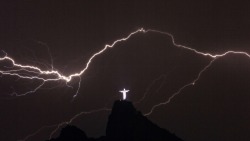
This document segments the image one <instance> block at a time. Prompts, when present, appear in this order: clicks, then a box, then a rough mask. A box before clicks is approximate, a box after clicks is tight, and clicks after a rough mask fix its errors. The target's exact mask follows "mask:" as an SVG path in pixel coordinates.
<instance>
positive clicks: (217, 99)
mask: <svg viewBox="0 0 250 141" xmlns="http://www.w3.org/2000/svg"><path fill="white" fill-rule="evenodd" d="M248 3H249V2H247V1H246V2H244V1H241V0H235V1H233V0H221V1H219V2H218V1H216V0H210V1H201V0H193V1H184V0H183V1H180V0H160V1H156V0H152V1H149V0H144V1H125V0H124V1H119V0H114V1H104V0H103V1H97V0H89V1H87V0H85V1H83V0H70V1H65V0H41V1H38V0H36V1H32V0H21V1H18V2H15V1H1V2H0V56H1V57H3V56H4V55H5V53H4V52H6V53H7V54H8V56H9V57H11V58H13V59H15V61H16V63H19V64H23V65H33V66H37V67H39V68H41V69H43V70H51V69H52V67H51V66H53V68H54V70H57V71H59V72H60V73H62V74H63V75H70V74H72V73H76V72H79V71H81V70H82V69H83V68H84V67H85V66H86V63H87V61H88V59H89V58H90V57H91V56H92V55H93V54H94V53H95V52H97V51H99V50H101V49H102V48H103V47H104V46H105V44H112V43H113V42H114V41H115V40H117V39H120V38H122V37H126V36H128V35H129V34H130V33H131V32H133V31H136V30H137V29H139V28H142V27H143V28H144V29H145V30H147V29H155V30H159V31H164V32H169V33H171V34H173V35H174V37H175V41H176V43H178V44H181V45H185V46H188V47H191V48H194V49H196V50H199V51H201V52H208V53H212V54H222V53H224V52H226V51H228V50H233V51H244V52H247V53H250V50H249V45H250V40H249V37H250V28H249V26H250V4H248ZM210 61H211V58H210V57H206V56H202V55H199V54H196V53H194V52H192V51H189V50H186V49H183V48H177V47H175V46H174V45H173V44H172V41H171V38H170V37H169V36H166V35H162V34H157V33H153V32H148V33H146V34H144V33H138V34H136V35H134V36H133V37H131V38H130V39H129V40H127V41H125V42H120V43H119V44H117V45H116V46H115V47H114V48H110V49H108V50H106V51H105V53H103V54H101V55H99V56H98V57H96V58H95V59H94V60H93V61H92V63H91V65H90V66H89V68H88V70H87V71H86V72H85V73H84V74H83V75H82V76H81V87H80V89H79V94H78V95H77V97H76V98H74V99H73V95H74V94H75V93H76V91H77V89H78V84H79V83H78V82H79V80H80V79H79V77H76V78H74V79H73V80H72V81H71V82H70V83H68V85H69V86H72V87H69V86H66V85H65V82H63V81H58V82H48V83H46V84H45V85H44V86H43V87H42V88H41V89H39V90H38V91H36V92H35V93H31V94H28V95H26V96H21V97H16V96H12V95H11V94H13V92H16V93H18V94H22V93H25V92H27V91H30V90H32V89H34V88H35V87H36V86H38V85H39V84H40V83H41V81H37V80H27V79H18V77H16V76H9V75H1V74H0V111H1V115H0V140H1V141H15V140H18V139H24V138H25V137H26V136H27V135H29V134H31V133H34V132H36V131H37V130H38V129H39V128H41V127H42V126H44V125H54V124H59V123H61V122H64V121H68V120H70V118H72V117H73V116H74V115H75V114H77V113H79V112H81V111H91V110H95V109H100V108H104V107H107V108H111V107H112V104H113V102H114V101H115V100H119V99H121V98H122V95H121V94H120V93H119V90H121V89H123V88H126V89H129V90H130V92H129V93H128V95H127V99H128V100H129V101H132V102H134V105H135V107H136V108H137V109H138V110H140V111H141V112H142V113H148V112H149V111H150V109H151V108H152V107H153V106H154V105H155V104H158V103H160V102H164V101H166V100H167V99H168V98H169V97H170V96H171V95H172V94H173V93H175V92H177V91H178V90H179V89H180V88H181V87H183V86H184V85H186V84H188V83H190V82H192V81H193V80H194V79H195V78H196V77H197V75H198V74H199V72H200V71H201V70H202V69H203V68H204V67H205V66H207V65H208V64H209V62H210ZM52 64H53V65H52ZM6 66H9V67H11V63H10V62H6V61H1V62H0V70H6V69H8V68H6ZM249 74H250V58H249V57H247V56H245V55H240V54H229V55H227V56H224V57H221V58H219V59H216V61H215V62H214V63H213V64H212V65H211V66H210V67H209V68H208V69H207V70H206V71H205V72H204V73H202V75H201V77H200V79H199V80H198V81H197V82H196V85H194V86H190V87H187V88H185V89H184V90H183V91H181V93H180V94H179V95H177V96H176V97H174V98H173V99H172V101H171V102H170V103H169V104H166V105H163V106H161V107H158V108H156V109H155V110H154V112H153V113H152V114H151V115H149V116H148V118H149V119H150V120H152V121H153V122H154V123H156V124H157V125H159V126H160V127H163V128H166V129H168V130H169V131H170V132H173V133H175V134H176V135H177V136H178V137H180V138H182V139H184V140H186V141H221V140H227V141H235V140H237V141H249V140H250V134H249V131H250V122H249V119H250V104H249V101H250V89H249V84H250V83H249V82H250V75H249ZM144 96H145V97H144ZM142 97H144V99H143V100H142V101H140V103H136V102H137V101H139V100H140V99H141V98H142ZM109 113H110V112H107V111H101V112H96V113H92V114H85V115H84V114H83V115H82V116H80V117H78V118H77V119H76V120H74V121H73V122H72V124H73V125H76V126H77V127H79V128H81V129H82V130H84V131H85V132H86V134H87V135H88V136H92V137H98V136H101V135H105V128H106V122H107V120H108V115H109ZM54 129H55V128H45V129H44V130H41V131H40V132H38V133H37V134H36V135H35V136H32V137H31V138H29V140H36V141H44V140H46V139H48V138H49V135H50V133H51V132H52V131H53V130H54ZM58 134H59V132H57V133H56V134H55V135H54V137H56V136H57V135H58Z"/></svg>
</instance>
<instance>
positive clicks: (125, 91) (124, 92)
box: [120, 89, 129, 100]
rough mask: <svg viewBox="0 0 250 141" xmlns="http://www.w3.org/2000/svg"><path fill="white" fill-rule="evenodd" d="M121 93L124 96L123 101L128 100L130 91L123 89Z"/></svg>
mask: <svg viewBox="0 0 250 141" xmlns="http://www.w3.org/2000/svg"><path fill="white" fill-rule="evenodd" d="M120 92H121V93H122V95H123V100H125V99H126V94H127V92H129V90H126V89H123V90H122V91H120Z"/></svg>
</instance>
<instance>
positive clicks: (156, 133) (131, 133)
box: [47, 100, 183, 141]
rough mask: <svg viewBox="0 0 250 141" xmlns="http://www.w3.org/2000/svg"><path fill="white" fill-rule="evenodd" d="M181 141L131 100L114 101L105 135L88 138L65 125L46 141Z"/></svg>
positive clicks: (80, 131)
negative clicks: (155, 122) (158, 124)
mask: <svg viewBox="0 0 250 141" xmlns="http://www.w3.org/2000/svg"><path fill="white" fill-rule="evenodd" d="M118 140H119V141H141V140H143V141H183V140H182V139H180V138H178V137H177V136H176V135H175V134H172V133H170V132H169V131H167V130H166V129H163V128H160V127H159V126H157V125H156V124H154V123H153V122H151V121H150V120H148V119H147V117H145V116H143V115H142V114H141V112H140V111H137V110H136V108H135V107H134V106H133V104H132V102H130V101H126V100H117V101H115V102H114V104H113V107H112V112H111V114H110V115H109V119H108V123H107V126H106V136H101V137H99V138H89V137H87V135H86V134H85V133H84V131H82V130H81V129H79V128H77V127H76V126H73V125H67V126H66V127H64V128H63V129H62V130H61V133H60V135H59V137H57V138H55V139H51V140H47V141H118Z"/></svg>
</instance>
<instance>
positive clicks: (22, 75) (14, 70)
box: [0, 28, 250, 140]
mask: <svg viewBox="0 0 250 141" xmlns="http://www.w3.org/2000/svg"><path fill="white" fill-rule="evenodd" d="M138 33H144V34H147V33H157V34H161V35H164V36H167V37H168V38H170V39H171V41H172V44H173V45H174V46H175V47H178V48H182V49H185V50H187V51H191V52H193V53H195V54H198V55H201V56H204V57H209V58H210V59H211V60H210V62H209V63H208V64H207V65H206V66H205V67H203V69H202V70H200V71H199V73H198V74H197V76H196V77H195V79H194V80H192V81H191V82H189V83H187V84H185V85H184V86H182V87H181V88H180V89H178V90H177V91H176V92H175V93H173V94H172V95H171V96H170V97H169V98H167V99H166V100H165V101H164V102H162V103H159V104H156V105H154V106H153V107H152V108H151V109H150V111H149V112H148V113H146V114H144V115H145V116H149V115H150V114H152V113H153V111H154V110H155V109H156V108H158V107H160V106H163V105H166V104H168V103H170V102H171V101H172V99H173V98H175V97H176V96H177V95H179V94H180V93H181V92H182V91H183V90H184V89H185V88H187V87H190V86H194V85H195V84H196V83H197V82H198V81H199V80H200V78H201V76H202V74H203V73H205V72H206V70H208V69H209V68H210V67H211V66H212V65H213V63H214V62H215V61H216V60H217V59H219V58H221V57H224V56H226V55H229V54H239V55H244V56H246V57H248V58H249V59H250V55H249V54H248V53H247V52H243V51H233V50H229V51H226V52H224V53H221V54H212V53H209V52H202V51H199V50H197V49H194V48H191V47H188V46H184V45H181V44H177V43H176V42H175V38H174V36H173V35H172V34H170V33H168V32H163V31H159V30H154V29H148V30H145V29H143V28H140V29H137V30H136V31H134V32H131V33H130V34H129V35H128V36H126V37H124V38H120V39H118V40H115V41H114V42H113V43H112V44H110V45H109V44H107V45H105V46H104V48H103V49H101V50H99V51H98V52H96V53H94V54H93V55H92V56H91V57H90V58H89V59H88V61H87V63H86V65H85V67H84V68H83V69H82V70H81V71H79V72H77V73H73V74H70V75H68V76H66V75H63V74H62V73H60V72H59V71H56V70H54V67H53V64H52V66H51V70H43V69H41V68H39V67H36V66H31V65H22V64H18V63H16V61H15V60H14V59H13V58H11V57H9V56H8V54H7V53H5V55H4V57H0V62H1V61H6V62H10V63H11V64H12V66H11V67H9V68H8V69H10V70H0V74H2V75H7V76H16V77H18V78H19V79H28V80H39V81H41V83H40V84H39V85H38V86H37V87H36V88H34V89H33V90H31V91H28V92H26V93H23V94H15V95H16V96H25V95H27V94H30V93H35V92H36V91H37V90H39V89H40V88H41V87H42V86H43V85H44V84H45V83H46V82H49V81H55V82H57V81H63V82H65V83H66V84H67V83H69V82H70V81H72V79H73V78H75V77H79V78H80V80H79V83H78V89H77V92H76V94H75V95H74V96H73V97H76V96H77V94H78V91H79V88H80V85H81V76H82V75H83V74H84V73H85V72H86V71H87V70H88V68H89V66H90V64H91V63H92V62H93V60H94V59H95V58H96V57H97V56H99V55H101V54H102V53H104V52H105V51H106V50H107V49H108V48H113V47H114V46H115V45H117V44H118V43H120V42H124V41H127V40H128V39H130V38H131V37H132V36H133V35H135V34H138ZM5 68H6V67H5ZM144 96H145V95H144ZM143 99H144V97H143V98H142V100H143ZM140 101H141V100H140ZM100 111H110V109H106V108H104V109H99V110H94V111H91V112H81V113H78V114H76V115H75V116H73V117H72V118H71V119H70V120H68V121H65V122H62V123H60V124H57V125H51V126H46V127H42V128H40V129H39V130H38V131H36V132H35V133H33V134H31V135H28V136H27V137H26V138H25V139H24V140H27V139H28V138H29V137H31V136H34V135H35V134H37V133H38V132H39V131H41V130H42V129H44V128H52V127H56V129H55V130H53V132H52V133H51V134H50V138H51V137H52V136H53V135H54V133H55V132H57V131H58V129H59V128H61V127H62V126H63V125H65V124H70V123H72V121H73V120H74V119H76V118H78V117H80V116H81V115H83V114H90V113H95V112H100Z"/></svg>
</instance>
